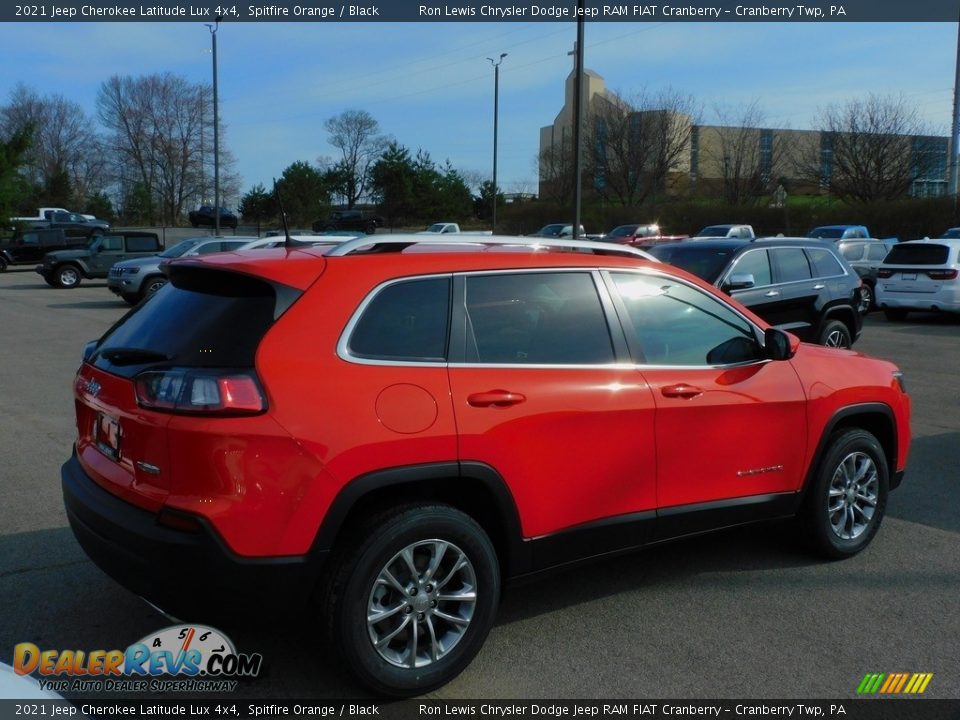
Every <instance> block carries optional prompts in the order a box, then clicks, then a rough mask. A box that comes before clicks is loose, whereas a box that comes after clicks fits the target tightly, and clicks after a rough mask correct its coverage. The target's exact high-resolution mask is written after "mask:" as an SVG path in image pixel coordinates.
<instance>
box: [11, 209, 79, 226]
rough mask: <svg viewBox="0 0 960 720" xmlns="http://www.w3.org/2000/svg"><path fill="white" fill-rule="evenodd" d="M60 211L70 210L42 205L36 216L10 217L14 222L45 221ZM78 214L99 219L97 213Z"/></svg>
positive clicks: (66, 211)
mask: <svg viewBox="0 0 960 720" xmlns="http://www.w3.org/2000/svg"><path fill="white" fill-rule="evenodd" d="M58 212H59V213H68V212H70V211H69V210H65V209H64V208H55V207H42V208H37V214H36V215H34V216H31V217H12V218H10V222H12V223H18V222H22V223H36V222H43V221H44V220H49V219H50V218H51V217H52V216H53V214H54V213H58ZM77 215H80V216H81V217H83V218H85V219H87V220H96V219H97V216H96V215H85V214H84V213H77Z"/></svg>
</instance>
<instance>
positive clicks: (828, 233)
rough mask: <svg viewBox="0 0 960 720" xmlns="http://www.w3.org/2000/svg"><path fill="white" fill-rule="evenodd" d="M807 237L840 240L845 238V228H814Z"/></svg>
mask: <svg viewBox="0 0 960 720" xmlns="http://www.w3.org/2000/svg"><path fill="white" fill-rule="evenodd" d="M807 237H812V238H826V239H828V240H838V239H840V238H842V237H843V228H830V227H822V228H814V229H813V230H811V231H810V234H809V235H807Z"/></svg>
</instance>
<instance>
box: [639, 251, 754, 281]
mask: <svg viewBox="0 0 960 720" xmlns="http://www.w3.org/2000/svg"><path fill="white" fill-rule="evenodd" d="M647 252H649V253H650V254H651V255H653V256H654V257H655V258H657V260H660V261H662V262H665V263H668V264H670V265H676V266H677V267H678V268H681V269H683V270H686V271H687V272H689V273H693V274H694V275H696V276H697V277H698V278H701V279H702V280H706V281H707V282H710V283H712V282H716V281H717V278H718V277H720V273H722V272H723V270H724V268H725V267H727V263H729V262H730V258H732V257H733V255H734V253H735V252H736V248H732V249H728V248H724V249H722V250H721V249H718V248H711V247H697V244H696V243H689V244H683V245H660V246H658V247H653V248H650V249H649V250H648V251H647Z"/></svg>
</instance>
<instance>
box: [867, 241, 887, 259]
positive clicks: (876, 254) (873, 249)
mask: <svg viewBox="0 0 960 720" xmlns="http://www.w3.org/2000/svg"><path fill="white" fill-rule="evenodd" d="M888 252H890V250H889V249H888V248H887V246H886V245H884V244H883V243H871V244H870V245H869V246H867V260H871V261H873V262H883V260H884V258H886V257H887V253H888Z"/></svg>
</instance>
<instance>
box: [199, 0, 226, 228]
mask: <svg viewBox="0 0 960 720" xmlns="http://www.w3.org/2000/svg"><path fill="white" fill-rule="evenodd" d="M222 19H223V16H221V15H217V17H216V20H215V21H214V22H213V23H212V24H211V23H204V24H205V25H206V26H207V29H208V30H209V31H210V39H211V41H212V42H213V233H214V235H216V236H219V235H220V112H219V106H220V103H219V102H218V101H217V30H219V29H220V20H222Z"/></svg>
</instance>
